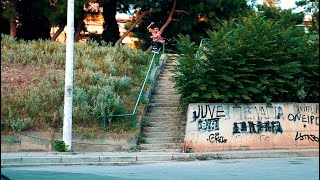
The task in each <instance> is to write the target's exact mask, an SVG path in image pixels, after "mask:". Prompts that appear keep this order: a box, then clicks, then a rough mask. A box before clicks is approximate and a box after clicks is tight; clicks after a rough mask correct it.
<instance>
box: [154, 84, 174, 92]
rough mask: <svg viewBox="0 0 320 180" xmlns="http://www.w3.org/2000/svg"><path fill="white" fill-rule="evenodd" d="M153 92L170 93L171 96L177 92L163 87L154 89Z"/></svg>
mask: <svg viewBox="0 0 320 180" xmlns="http://www.w3.org/2000/svg"><path fill="white" fill-rule="evenodd" d="M154 92H171V93H172V94H175V93H177V90H176V89H174V88H170V87H169V88H166V87H165V86H161V87H160V88H155V89H154Z"/></svg>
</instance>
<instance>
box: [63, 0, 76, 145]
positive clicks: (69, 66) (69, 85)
mask: <svg viewBox="0 0 320 180" xmlns="http://www.w3.org/2000/svg"><path fill="white" fill-rule="evenodd" d="M73 47H74V0H68V10H67V41H66V69H65V86H64V111H63V141H64V143H65V144H66V145H67V149H68V150H71V145H72V95H73Z"/></svg>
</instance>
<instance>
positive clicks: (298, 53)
mask: <svg viewBox="0 0 320 180" xmlns="http://www.w3.org/2000/svg"><path fill="white" fill-rule="evenodd" d="M287 18H290V16H288V15H286V16H283V17H281V18H280V19H275V20H272V19H267V18H265V17H264V16H262V15H259V14H255V15H249V16H248V17H242V18H240V19H239V20H238V21H237V22H235V21H228V22H224V23H223V25H222V27H221V28H220V30H219V31H208V35H209V38H208V39H206V41H205V43H204V45H203V46H202V47H201V48H200V49H199V50H198V45H197V44H194V43H193V42H191V41H190V38H189V37H188V36H182V35H181V36H179V39H178V47H179V50H180V52H181V54H183V56H181V57H180V58H179V62H180V65H179V66H177V67H176V68H175V70H174V72H176V73H177V74H178V75H177V76H175V77H174V79H173V80H174V81H175V82H176V88H177V89H178V91H179V93H181V94H182V101H181V102H182V105H184V106H186V105H188V104H189V103H195V102H198V103H200V102H206V103H210V102H212V103H214V102H226V103H264V102H266V103H270V102H319V81H318V79H319V36H318V34H313V33H309V34H306V33H304V32H303V31H301V30H298V29H297V28H296V27H295V26H294V25H292V24H291V25H289V23H288V21H289V20H287ZM197 52H198V53H199V58H198V59H196V58H195V54H196V53H197ZM190 89H192V91H190Z"/></svg>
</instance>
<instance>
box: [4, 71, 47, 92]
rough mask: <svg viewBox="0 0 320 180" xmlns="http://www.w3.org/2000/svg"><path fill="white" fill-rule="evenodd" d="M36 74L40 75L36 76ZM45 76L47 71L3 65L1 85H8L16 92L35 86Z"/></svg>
mask: <svg viewBox="0 0 320 180" xmlns="http://www.w3.org/2000/svg"><path fill="white" fill-rule="evenodd" d="M35 74H38V75H37V76H35ZM45 74H46V70H45V69H39V68H37V69H36V68H34V67H32V66H30V65H1V85H6V86H8V87H10V89H11V91H16V90H18V89H24V88H26V87H28V86H30V85H32V84H34V83H35V82H36V81H37V79H38V78H41V77H44V75H45ZM1 87H2V86H1ZM1 89H2V88H1ZM11 93H12V92H11Z"/></svg>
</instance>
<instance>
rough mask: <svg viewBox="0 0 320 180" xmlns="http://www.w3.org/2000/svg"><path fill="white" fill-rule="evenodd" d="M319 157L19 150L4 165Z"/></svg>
mask: <svg viewBox="0 0 320 180" xmlns="http://www.w3.org/2000/svg"><path fill="white" fill-rule="evenodd" d="M290 157H319V149H294V150H255V151H252V150H250V151H221V152H206V153H179V152H16V153H11V152H10V153H1V168H3V167H14V166H15V167H17V166H51V165H128V164H141V163H155V162H158V163H160V162H169V161H195V160H212V159H248V158H290Z"/></svg>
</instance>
